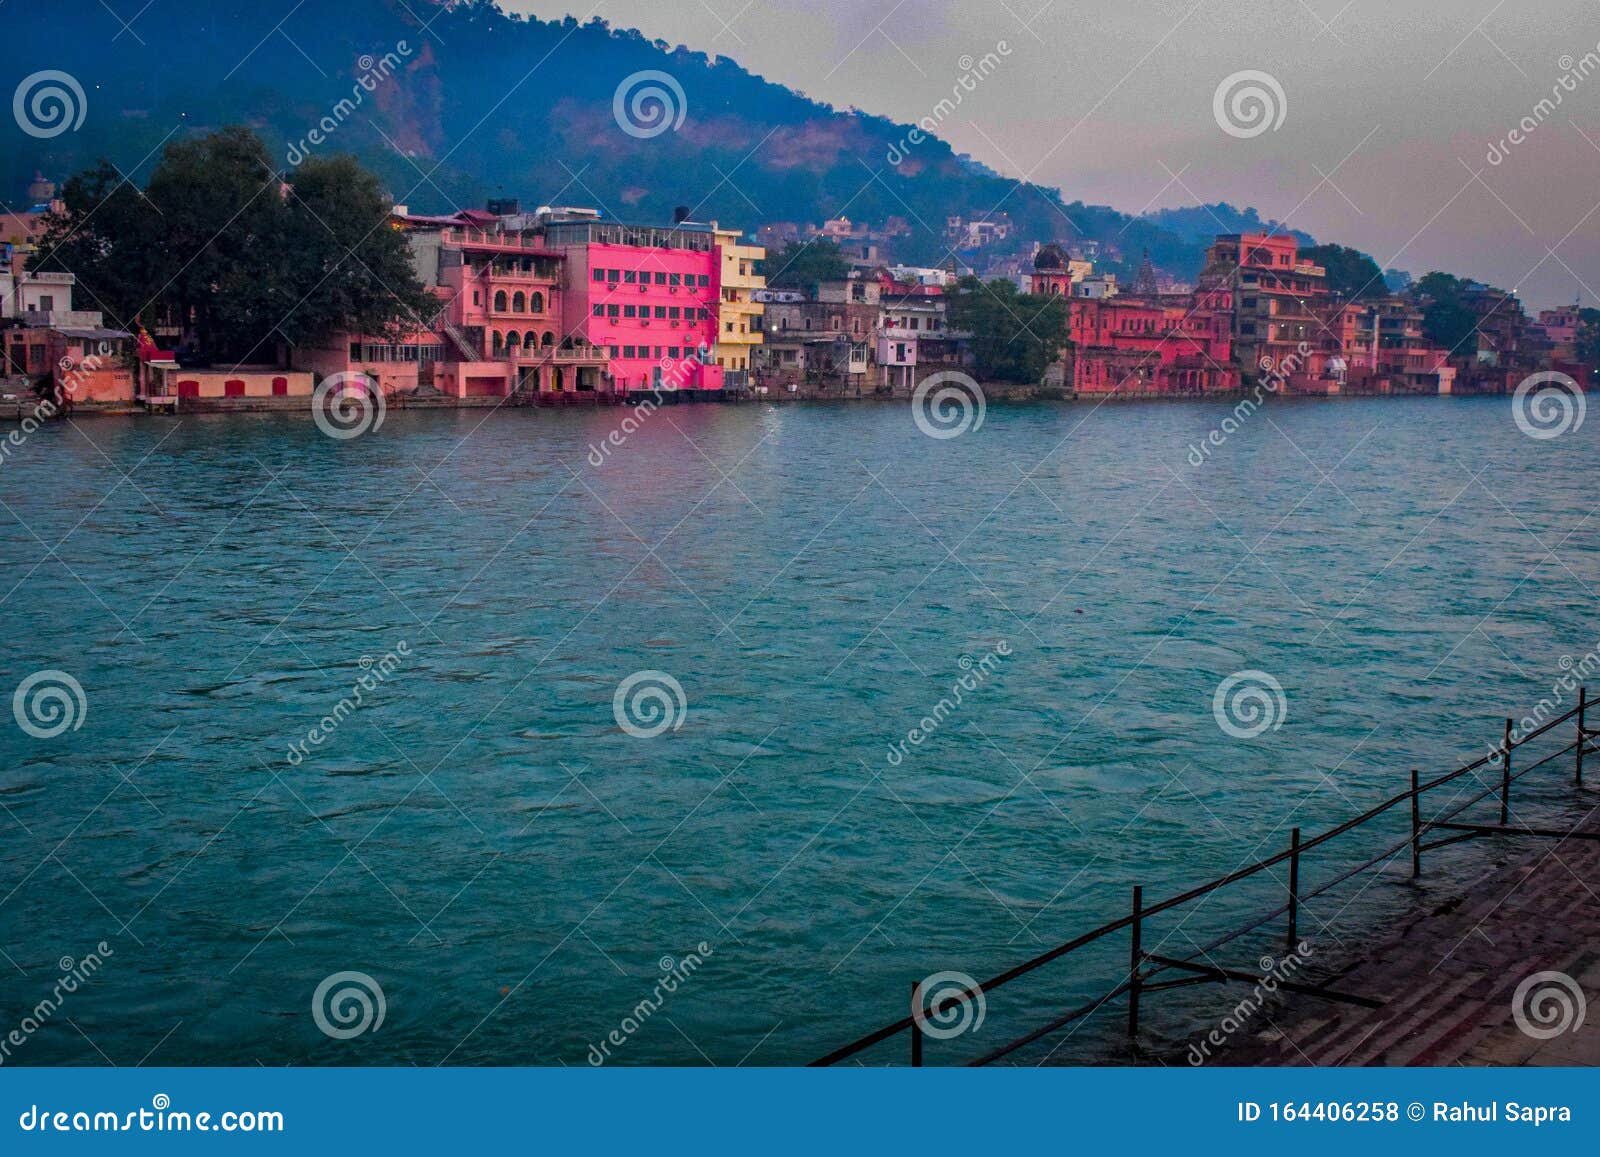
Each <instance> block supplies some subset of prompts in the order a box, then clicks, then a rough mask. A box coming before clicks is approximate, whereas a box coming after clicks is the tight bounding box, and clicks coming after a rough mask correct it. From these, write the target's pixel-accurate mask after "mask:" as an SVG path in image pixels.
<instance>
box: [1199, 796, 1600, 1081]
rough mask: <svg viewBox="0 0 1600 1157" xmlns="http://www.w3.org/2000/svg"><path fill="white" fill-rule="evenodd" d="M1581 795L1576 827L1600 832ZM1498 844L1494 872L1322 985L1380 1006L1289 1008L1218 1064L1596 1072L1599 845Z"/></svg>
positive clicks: (1308, 1002)
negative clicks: (1502, 854)
mask: <svg viewBox="0 0 1600 1157" xmlns="http://www.w3.org/2000/svg"><path fill="white" fill-rule="evenodd" d="M1587 798H1588V801H1589V802H1588V803H1586V805H1585V806H1586V807H1587V808H1589V809H1590V810H1588V811H1587V813H1586V814H1584V813H1580V816H1579V819H1578V822H1577V824H1576V825H1575V826H1576V830H1579V831H1584V832H1589V833H1597V832H1600V800H1597V799H1596V798H1595V794H1594V792H1593V791H1590V792H1589V793H1587ZM1502 846H1503V847H1504V848H1505V849H1506V851H1507V858H1506V859H1505V860H1504V861H1503V862H1502V863H1501V864H1500V866H1498V867H1496V868H1495V869H1494V870H1492V871H1490V872H1489V873H1487V874H1486V875H1484V876H1482V877H1481V878H1479V879H1477V880H1476V881H1463V882H1462V884H1461V885H1460V887H1459V888H1457V889H1455V890H1454V894H1453V895H1449V896H1448V898H1442V897H1441V899H1440V900H1438V901H1435V902H1433V903H1432V904H1430V905H1429V906H1428V907H1427V908H1425V909H1424V910H1422V911H1420V912H1418V913H1417V914H1416V915H1414V916H1412V917H1411V918H1409V919H1408V920H1406V921H1404V922H1402V923H1401V925H1400V927H1399V931H1398V932H1397V933H1396V934H1395V935H1393V936H1391V937H1390V938H1388V939H1386V940H1384V941H1383V942H1381V943H1379V944H1377V945H1375V946H1373V947H1371V948H1370V949H1368V950H1366V951H1365V952H1363V953H1361V954H1360V955H1359V956H1358V957H1356V958H1354V959H1351V960H1349V961H1347V962H1346V963H1345V965H1344V966H1343V967H1341V968H1340V969H1339V970H1338V971H1337V972H1336V974H1335V975H1332V976H1330V977H1328V979H1327V981H1326V983H1327V985H1328V987H1330V988H1333V989H1336V990H1338V991H1341V992H1347V993H1353V994H1355V995H1358V996H1365V997H1370V998H1373V999H1376V1000H1381V1001H1384V1002H1385V1003H1384V1006H1383V1007H1382V1008H1379V1009H1364V1008H1359V1007H1355V1006H1351V1005H1341V1004H1332V1003H1329V1002H1327V1001H1323V1000H1320V999H1316V998H1312V997H1291V998H1288V999H1287V1001H1286V1002H1285V1003H1284V1004H1283V1005H1281V1006H1280V1007H1278V1008H1277V1009H1274V1010H1270V1011H1269V1013H1268V1014H1266V1015H1269V1016H1270V1021H1271V1027H1270V1028H1269V1029H1267V1030H1266V1031H1264V1032H1262V1033H1259V1034H1257V1035H1256V1036H1255V1037H1254V1038H1252V1039H1248V1040H1246V1039H1240V1040H1238V1041H1236V1042H1235V1043H1234V1044H1233V1045H1232V1046H1231V1047H1229V1048H1227V1049H1225V1050H1223V1051H1222V1052H1221V1054H1220V1055H1218V1056H1217V1057H1216V1058H1215V1059H1214V1060H1213V1061H1212V1062H1211V1063H1213V1064H1223V1065H1600V840H1594V839H1572V838H1569V839H1565V840H1560V841H1557V840H1554V839H1538V838H1531V837H1520V838H1514V839H1511V840H1509V841H1507V842H1505V843H1504V844H1503V845H1502ZM1539 974H1547V975H1545V976H1544V977H1542V978H1541V977H1540V975H1539ZM1580 992H1581V997H1580V995H1579V993H1580ZM1585 1005H1586V1006H1587V1015H1584V1014H1583V1011H1582V1010H1583V1009H1584V1007H1585Z"/></svg>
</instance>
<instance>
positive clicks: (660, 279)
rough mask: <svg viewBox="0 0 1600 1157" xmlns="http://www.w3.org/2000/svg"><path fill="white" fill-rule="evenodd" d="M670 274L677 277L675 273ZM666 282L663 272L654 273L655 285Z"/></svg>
mask: <svg viewBox="0 0 1600 1157" xmlns="http://www.w3.org/2000/svg"><path fill="white" fill-rule="evenodd" d="M672 276H673V277H677V276H678V275H677V274H676V273H674V274H673V275H672ZM666 283H667V275H666V274H665V273H661V272H658V273H657V274H656V284H657V285H665V284H666Z"/></svg>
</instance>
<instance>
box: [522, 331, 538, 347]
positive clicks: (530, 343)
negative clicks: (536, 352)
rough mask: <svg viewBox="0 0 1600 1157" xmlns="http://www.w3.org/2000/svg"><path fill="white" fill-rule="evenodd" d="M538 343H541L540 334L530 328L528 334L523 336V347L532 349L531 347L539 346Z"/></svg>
mask: <svg viewBox="0 0 1600 1157" xmlns="http://www.w3.org/2000/svg"><path fill="white" fill-rule="evenodd" d="M538 345H539V335H538V334H537V333H535V332H534V331H533V330H531V329H530V330H529V331H528V332H527V335H526V336H525V337H523V339H522V348H523V349H530V350H531V349H536V348H538Z"/></svg>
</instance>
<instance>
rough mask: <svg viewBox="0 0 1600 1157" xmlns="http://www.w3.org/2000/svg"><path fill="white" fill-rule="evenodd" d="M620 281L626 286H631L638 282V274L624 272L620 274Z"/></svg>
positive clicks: (630, 270)
mask: <svg viewBox="0 0 1600 1157" xmlns="http://www.w3.org/2000/svg"><path fill="white" fill-rule="evenodd" d="M622 280H623V282H624V283H625V284H627V285H633V284H634V283H636V282H637V281H638V280H639V274H638V273H637V272H635V271H634V270H632V269H628V270H625V271H624V272H623V274H622Z"/></svg>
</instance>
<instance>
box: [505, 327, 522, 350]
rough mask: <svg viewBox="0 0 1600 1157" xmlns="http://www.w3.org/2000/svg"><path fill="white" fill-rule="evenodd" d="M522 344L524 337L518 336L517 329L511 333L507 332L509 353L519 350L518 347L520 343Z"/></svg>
mask: <svg viewBox="0 0 1600 1157" xmlns="http://www.w3.org/2000/svg"><path fill="white" fill-rule="evenodd" d="M521 344H522V339H521V338H520V337H518V336H517V331H516V330H512V331H511V332H510V333H508V334H506V352H507V353H510V354H514V353H516V352H517V347H518V346H519V345H521Z"/></svg>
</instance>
